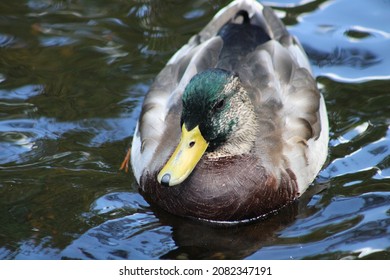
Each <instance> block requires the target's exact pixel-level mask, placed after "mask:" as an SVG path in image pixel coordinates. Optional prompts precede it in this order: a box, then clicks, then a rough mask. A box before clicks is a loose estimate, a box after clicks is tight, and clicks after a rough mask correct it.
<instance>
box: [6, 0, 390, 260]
mask: <svg viewBox="0 0 390 280" xmlns="http://www.w3.org/2000/svg"><path fill="white" fill-rule="evenodd" d="M210 2H211V1H206V0H200V1H141V0H137V1H136V0H126V1H124V0H112V1H95V0H77V1H76V0H74V1H73V0H68V1H65V0H62V1H61V0H26V1H21V0H14V1H1V2H0V259H60V258H64V259H67V258H77V259H78V258H81V259H122V258H128V259H160V258H164V259H166V258H169V259H175V258H180V259H185V258H196V259H199V258H200V259H203V258H206V259H210V258H212V259H241V258H248V259H341V258H348V259H356V258H363V259H390V252H389V251H390V128H389V127H390V80H389V79H390V51H389V50H390V18H389V11H390V1H388V0H370V1H368V0H357V1H350V0H335V1H330V0H329V1H326V0H322V1H298V0H285V1H283V0H279V1H278V0H274V1H269V2H265V3H268V4H270V5H272V6H273V7H274V8H275V9H276V10H277V12H278V14H279V15H280V17H281V18H282V19H283V21H284V22H285V23H286V24H287V25H288V27H289V29H290V30H291V32H292V33H294V34H295V35H297V36H298V37H299V39H300V40H301V42H302V43H303V45H304V47H305V49H306V50H307V52H308V53H309V56H310V59H311V62H312V65H313V70H314V72H315V74H316V75H317V77H318V82H319V86H320V87H321V90H322V91H323V93H324V96H325V98H326V102H327V106H328V110H329V120H330V130H331V135H330V136H331V141H330V155H329V161H328V165H327V166H326V167H325V168H324V170H323V171H322V172H321V174H320V176H319V177H318V179H317V180H316V182H315V183H314V184H313V186H312V187H311V189H310V191H309V193H307V194H306V195H305V196H304V197H303V198H302V199H301V200H300V201H299V202H298V203H296V204H294V205H291V206H289V207H286V208H285V209H283V210H282V211H280V213H278V214H276V215H275V216H272V217H269V218H268V219H266V220H264V221H260V222H257V223H255V224H251V225H245V226H241V227H234V228H216V227H211V226H207V225H202V224H199V223H196V222H192V221H189V220H186V219H181V218H177V217H174V216H171V215H169V214H167V213H164V212H162V211H159V210H158V209H153V208H152V207H151V206H150V205H148V204H147V203H146V202H145V201H144V200H143V198H142V197H141V196H140V195H139V194H138V192H137V186H136V185H135V183H134V179H133V177H132V174H124V173H121V172H118V167H119V165H120V163H121V161H122V159H123V156H124V153H125V150H126V148H127V147H128V145H129V143H130V141H131V137H132V133H133V130H134V126H135V121H136V119H137V117H138V114H139V111H140V105H141V103H142V100H143V97H144V95H145V93H146V92H147V90H148V87H149V86H150V84H151V82H152V79H153V77H154V76H155V75H156V74H157V73H158V72H159V70H160V69H161V68H162V67H163V66H164V64H165V63H166V62H167V60H168V59H169V58H170V56H171V55H172V54H173V53H174V52H175V51H176V50H177V49H178V48H179V47H180V46H181V45H183V44H184V43H185V42H186V41H187V40H188V39H189V37H190V36H191V35H192V34H194V33H195V32H197V31H199V30H200V28H202V27H203V26H204V25H205V24H206V23H207V22H208V20H209V19H210V18H211V17H212V16H213V15H214V14H215V12H216V11H217V10H218V9H219V8H221V7H222V6H224V5H226V4H227V3H228V2H229V1H213V4H210Z"/></svg>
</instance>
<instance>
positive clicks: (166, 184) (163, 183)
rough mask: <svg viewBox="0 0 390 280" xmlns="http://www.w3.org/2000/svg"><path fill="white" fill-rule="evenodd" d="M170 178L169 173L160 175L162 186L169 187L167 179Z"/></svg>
mask: <svg viewBox="0 0 390 280" xmlns="http://www.w3.org/2000/svg"><path fill="white" fill-rule="evenodd" d="M170 180H171V175H170V174H168V173H167V174H165V175H164V176H162V178H161V185H163V186H164V187H169V181H170Z"/></svg>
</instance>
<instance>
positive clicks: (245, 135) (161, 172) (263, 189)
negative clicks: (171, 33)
mask: <svg viewBox="0 0 390 280" xmlns="http://www.w3.org/2000/svg"><path fill="white" fill-rule="evenodd" d="M327 147H328V119H327V112H326V107H325V102H324V99H323V97H322V95H321V94H320V92H319V90H318V88H317V85H316V81H315V79H314V78H313V75H312V72H311V70H310V65H309V62H308V59H307V57H306V55H305V52H304V51H303V48H302V47H301V45H300V44H299V42H298V41H297V39H296V38H294V37H293V36H291V35H290V34H289V33H288V31H287V29H286V28H285V26H284V25H283V23H282V22H281V21H280V20H279V18H278V17H277V16H276V15H275V14H274V12H273V11H272V9H271V8H269V7H266V6H263V5H262V4H260V3H259V2H256V1H251V0H236V1H233V2H232V3H231V4H230V5H228V6H226V7H225V8H223V9H222V10H220V11H219V12H218V13H217V14H216V15H215V17H214V18H213V19H212V20H211V22H210V23H209V24H208V25H207V26H206V27H205V28H204V29H203V30H201V31H200V32H199V33H198V34H196V35H194V36H193V37H192V38H191V39H190V40H189V42H188V43H187V44H186V45H184V46H183V47H182V48H181V49H180V50H179V51H178V52H177V53H176V54H174V56H173V57H172V58H171V59H170V60H169V61H168V63H167V65H166V66H165V67H164V68H163V69H162V71H161V72H160V73H159V74H158V75H157V77H156V79H155V81H154V83H153V84H152V86H151V88H150V90H149V92H148V94H147V95H146V97H145V100H144V103H143V105H142V111H141V114H140V118H139V120H138V123H137V126H136V129H135V133H134V137H133V142H132V147H131V166H132V170H133V174H134V176H135V179H136V181H137V183H138V184H139V186H140V192H141V193H142V194H143V195H144V196H145V198H146V199H147V200H148V201H149V202H150V203H152V204H156V205H158V206H160V207H161V208H162V209H165V210H166V211H168V212H170V213H173V214H176V215H179V216H183V217H192V218H195V219H201V220H206V221H216V222H240V221H250V220H253V219H257V218H259V217H263V216H265V215H267V214H269V213H272V212H275V211H277V210H278V209H280V208H281V207H283V206H285V205H287V204H288V203H290V202H292V201H294V200H295V199H297V198H298V197H299V196H300V195H301V194H302V193H303V192H304V191H305V190H306V189H307V188H308V186H309V185H310V184H311V183H312V181H313V180H314V179H315V177H316V176H317V174H318V172H319V171H320V169H321V167H322V166H323V164H324V162H325V159H326V157H327Z"/></svg>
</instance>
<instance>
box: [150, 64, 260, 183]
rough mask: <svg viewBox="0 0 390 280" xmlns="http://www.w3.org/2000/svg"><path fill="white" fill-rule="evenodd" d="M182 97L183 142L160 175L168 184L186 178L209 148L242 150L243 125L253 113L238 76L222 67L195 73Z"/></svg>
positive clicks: (159, 178) (210, 150) (225, 151)
mask: <svg viewBox="0 0 390 280" xmlns="http://www.w3.org/2000/svg"><path fill="white" fill-rule="evenodd" d="M182 101H183V111H182V115H181V127H182V134H181V137H180V142H179V145H178V146H177V147H176V150H175V151H174V152H173V154H172V155H171V157H170V159H169V160H168V162H167V163H166V164H165V166H164V167H163V168H162V170H161V171H160V172H159V174H158V176H157V179H158V181H159V182H160V183H161V184H162V185H165V186H174V185H178V184H180V183H181V182H183V181H184V180H185V179H186V178H187V177H188V176H189V175H190V174H191V172H192V171H193V170H194V168H195V167H196V165H197V163H198V162H199V160H200V159H201V158H202V156H203V154H204V153H205V152H206V151H208V152H217V153H221V150H222V151H223V153H225V154H236V153H241V152H242V151H243V150H242V145H241V142H242V141H243V139H245V138H246V135H247V134H246V133H245V130H243V129H242V127H244V126H245V124H246V123H248V120H249V119H251V118H252V116H253V114H252V113H253V107H252V105H251V104H252V103H251V102H250V100H249V97H248V95H247V92H246V91H245V90H244V89H243V87H242V85H241V82H240V80H239V78H238V76H237V75H234V74H233V73H231V72H228V71H225V70H222V69H209V70H206V71H203V72H200V73H198V74H197V75H195V76H194V77H193V78H192V79H191V81H190V82H189V84H188V85H187V87H186V89H185V91H184V93H183V97H182ZM248 109H249V110H248ZM248 112H249V113H248Z"/></svg>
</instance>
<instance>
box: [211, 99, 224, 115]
mask: <svg viewBox="0 0 390 280" xmlns="http://www.w3.org/2000/svg"><path fill="white" fill-rule="evenodd" d="M223 106H225V99H221V100H219V101H218V102H217V104H215V105H214V107H213V110H214V112H216V111H219V110H221V109H222V108H223Z"/></svg>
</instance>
